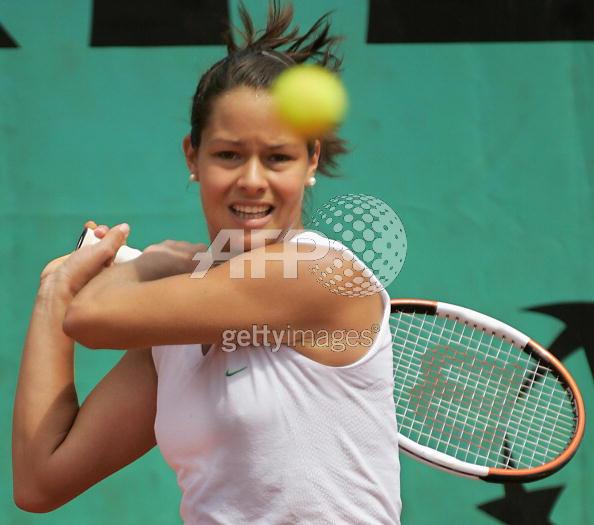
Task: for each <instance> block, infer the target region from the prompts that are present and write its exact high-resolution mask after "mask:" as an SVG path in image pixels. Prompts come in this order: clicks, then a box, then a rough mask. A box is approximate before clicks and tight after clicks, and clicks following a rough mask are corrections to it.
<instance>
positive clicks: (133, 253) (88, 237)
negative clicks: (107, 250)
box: [75, 228, 142, 264]
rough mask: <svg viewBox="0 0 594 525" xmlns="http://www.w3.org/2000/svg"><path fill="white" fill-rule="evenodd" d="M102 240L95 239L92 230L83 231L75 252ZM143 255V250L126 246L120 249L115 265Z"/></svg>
mask: <svg viewBox="0 0 594 525" xmlns="http://www.w3.org/2000/svg"><path fill="white" fill-rule="evenodd" d="M100 240H101V239H99V238H98V237H95V232H94V231H93V230H92V229H91V228H85V229H83V232H82V233H81V235H80V237H79V239H78V242H77V243H76V248H75V250H78V249H79V248H82V247H83V246H91V245H93V244H97V243H98V242H99V241H100ZM141 254H142V251H141V250H137V249H136V248H131V247H130V246H126V245H125V244H124V245H123V246H121V247H120V249H119V250H118V253H116V256H115V258H114V260H113V262H114V263H115V264H119V263H123V262H126V261H131V260H132V259H136V257H138V256H139V255H141Z"/></svg>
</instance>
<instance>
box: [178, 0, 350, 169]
mask: <svg viewBox="0 0 594 525" xmlns="http://www.w3.org/2000/svg"><path fill="white" fill-rule="evenodd" d="M329 15H330V13H326V14H325V15H324V16H322V17H320V18H319V19H318V20H317V21H316V22H315V23H314V24H313V25H312V26H311V28H310V29H309V30H308V31H307V32H306V33H305V34H304V35H302V36H299V27H298V26H296V27H294V28H293V29H292V30H291V31H288V32H287V30H288V28H289V26H290V25H291V22H292V20H293V7H292V5H290V4H288V5H286V6H284V7H280V5H279V3H278V2H277V1H276V0H272V1H270V3H269V5H268V20H267V23H266V28H265V29H264V30H262V31H256V30H255V29H254V24H253V22H252V19H251V17H250V15H249V13H248V12H247V10H246V8H245V6H244V5H243V4H240V6H239V16H240V18H241V22H242V25H243V31H241V30H237V31H238V32H239V33H240V34H241V36H242V37H243V44H242V45H239V44H238V43H237V42H236V40H235V39H234V38H233V35H232V32H231V29H229V31H228V32H227V33H226V34H225V41H226V43H227V52H228V54H227V56H226V57H225V58H223V59H222V60H219V61H218V62H217V63H215V64H214V65H213V66H212V67H210V69H208V71H206V73H204V74H203V75H202V77H201V78H200V82H199V83H198V87H197V88H196V92H195V93H194V97H193V99H192V112H191V125H192V131H191V135H190V136H191V140H192V146H194V147H198V146H199V145H200V137H201V134H202V130H203V129H204V127H205V126H206V124H207V121H208V118H209V116H210V113H211V111H212V107H213V103H214V101H215V100H216V98H217V97H218V96H219V95H221V94H223V93H224V92H226V91H229V90H231V89H233V88H235V87H239V86H248V87H252V88H255V89H267V88H269V87H270V86H271V84H272V82H273V81H274V79H275V78H276V77H277V76H278V75H279V74H280V73H281V72H283V71H284V70H285V69H287V68H289V67H291V66H293V65H295V64H300V63H303V62H306V61H308V60H311V61H313V62H314V63H317V64H319V65H321V66H324V67H326V68H328V69H329V70H330V71H333V72H335V73H338V72H339V71H340V68H341V64H342V59H341V58H338V57H337V56H336V55H335V53H334V49H335V47H336V45H337V43H338V42H339V41H340V40H342V39H341V38H340V37H335V36H330V35H329V31H330V24H329V22H328V17H329ZM259 35H260V36H259ZM281 47H284V48H285V49H284V50H282V51H281V50H280V49H279V48H281ZM320 142H321V152H320V158H319V161H318V170H319V171H320V172H321V173H323V174H324V175H327V176H329V177H336V176H337V175H336V174H335V173H334V172H333V170H334V169H335V168H336V167H337V162H336V156H337V155H340V154H343V153H347V151H348V150H347V148H346V142H345V141H344V140H343V139H341V138H339V137H338V136H337V135H336V133H334V132H331V133H329V134H327V135H325V136H324V137H320ZM308 152H309V154H310V155H312V154H313V141H312V142H310V143H308Z"/></svg>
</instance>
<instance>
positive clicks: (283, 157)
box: [269, 153, 293, 162]
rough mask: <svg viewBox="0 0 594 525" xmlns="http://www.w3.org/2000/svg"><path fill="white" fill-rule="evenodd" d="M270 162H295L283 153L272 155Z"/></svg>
mask: <svg viewBox="0 0 594 525" xmlns="http://www.w3.org/2000/svg"><path fill="white" fill-rule="evenodd" d="M269 158H270V161H271V162H288V161H290V160H293V158H292V157H290V156H289V155H283V154H282V153H276V154H274V155H270V157H269Z"/></svg>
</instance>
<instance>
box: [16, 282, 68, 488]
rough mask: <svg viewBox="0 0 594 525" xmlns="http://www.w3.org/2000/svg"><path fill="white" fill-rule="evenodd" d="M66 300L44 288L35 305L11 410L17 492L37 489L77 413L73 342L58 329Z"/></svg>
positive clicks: (57, 291)
mask: <svg viewBox="0 0 594 525" xmlns="http://www.w3.org/2000/svg"><path fill="white" fill-rule="evenodd" d="M68 302H69V295H68V292H67V291H66V290H63V289H60V288H57V287H56V288H51V289H50V288H46V289H42V290H40V292H39V293H38V296H37V298H36V300H35V305H34V307H33V313H32V316H31V321H30V324H29V329H28V332H27V336H26V339H25V345H24V348H23V353H22V358H21V366H20V370H19V377H18V383H17V389H16V396H15V403H14V412H13V434H12V461H13V476H14V487H15V494H17V493H18V492H19V491H20V490H31V487H35V486H36V484H37V483H38V481H39V474H40V472H41V470H42V469H43V465H44V464H45V463H46V461H47V459H48V458H49V457H50V455H51V454H52V453H53V451H54V450H55V449H56V448H57V447H58V446H59V445H60V443H61V442H62V440H63V439H64V438H65V437H66V435H67V434H68V431H69V429H70V428H71V426H72V424H73V422H74V420H75V418H76V415H77V413H78V409H79V404H78V397H77V394H76V388H75V384H74V342H73V340H72V339H71V338H69V337H68V336H66V335H65V334H64V332H63V331H62V321H63V319H64V315H65V312H66V308H67V305H68Z"/></svg>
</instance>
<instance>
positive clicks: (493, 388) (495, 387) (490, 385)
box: [392, 327, 575, 429]
mask: <svg viewBox="0 0 594 525" xmlns="http://www.w3.org/2000/svg"><path fill="white" fill-rule="evenodd" d="M392 328H394V327H392ZM393 341H394V344H395V345H396V346H404V345H405V344H409V343H410V342H409V341H407V339H406V338H403V337H398V335H397V333H396V334H395V336H394V337H393ZM419 346H422V345H419ZM411 359H412V360H414V359H417V360H418V361H419V362H420V358H418V357H416V356H412V357H411ZM403 368H404V366H403V365H401V366H400V367H398V368H396V369H395V374H394V378H399V379H405V378H406V374H405V375H402V371H403ZM412 368H413V367H407V368H405V370H406V371H408V370H411V369H412ZM537 368H538V369H539V370H541V371H542V372H541V373H538V372H536V373H534V376H535V377H539V378H547V377H548V374H550V373H551V370H550V369H549V368H548V367H546V366H543V365H542V364H540V363H539V364H538V365H537ZM480 370H481V371H482V370H483V369H480ZM464 372H465V374H467V375H468V376H469V379H470V378H472V377H475V378H476V379H477V381H478V380H479V379H480V378H481V373H480V372H479V373H478V374H477V373H475V372H473V371H472V370H465V371H464ZM399 374H400V375H399ZM461 374H462V368H460V369H459V370H458V375H459V376H460V375H461ZM454 379H455V380H456V379H459V377H457V378H454ZM488 379H489V380H487V381H486V382H484V383H483V386H484V388H485V390H484V392H485V394H489V395H493V396H496V395H497V392H498V391H500V390H501V389H500V386H501V382H500V381H499V382H497V383H494V382H493V381H490V379H491V378H488ZM533 383H534V382H532V383H531V384H533ZM510 386H511V385H508V387H507V390H506V393H507V392H508V391H509V388H510ZM520 395H521V394H520ZM462 398H463V399H464V398H465V394H463V395H462ZM527 404H528V405H531V406H532V408H534V409H536V408H538V405H536V404H535V403H533V402H532V401H531V400H528V401H527ZM556 406H557V408H559V409H561V408H563V407H562V405H556ZM558 416H559V417H562V418H563V419H564V420H565V421H566V422H567V428H568V429H569V428H573V425H574V421H575V418H573V417H571V416H569V415H568V414H565V413H561V412H560V413H559V414H558Z"/></svg>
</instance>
